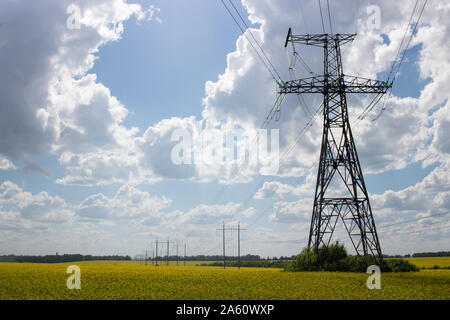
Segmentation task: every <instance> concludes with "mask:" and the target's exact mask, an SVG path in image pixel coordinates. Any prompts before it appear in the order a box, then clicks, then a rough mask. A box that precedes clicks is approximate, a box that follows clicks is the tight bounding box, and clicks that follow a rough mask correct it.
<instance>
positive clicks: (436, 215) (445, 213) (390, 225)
mask: <svg viewBox="0 0 450 320" xmlns="http://www.w3.org/2000/svg"><path fill="white" fill-rule="evenodd" d="M449 213H450V211H448V212H444V213H438V214H433V215H430V216H426V217H419V218H415V219H410V220H404V221H400V222H395V223H392V224H387V225H381V226H379V227H380V228H387V227H392V226H396V225H399V224H403V223H408V222H412V221H417V220H422V219H429V218H434V217H440V216H444V215H447V214H449Z"/></svg>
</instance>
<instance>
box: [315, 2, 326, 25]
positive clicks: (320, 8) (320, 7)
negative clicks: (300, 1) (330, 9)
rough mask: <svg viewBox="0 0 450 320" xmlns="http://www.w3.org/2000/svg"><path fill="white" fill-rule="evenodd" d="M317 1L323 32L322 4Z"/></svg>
mask: <svg viewBox="0 0 450 320" xmlns="http://www.w3.org/2000/svg"><path fill="white" fill-rule="evenodd" d="M317 2H318V3H319V10H320V20H321V21H322V30H323V33H325V24H324V23H323V14H322V5H321V4H320V0H317Z"/></svg>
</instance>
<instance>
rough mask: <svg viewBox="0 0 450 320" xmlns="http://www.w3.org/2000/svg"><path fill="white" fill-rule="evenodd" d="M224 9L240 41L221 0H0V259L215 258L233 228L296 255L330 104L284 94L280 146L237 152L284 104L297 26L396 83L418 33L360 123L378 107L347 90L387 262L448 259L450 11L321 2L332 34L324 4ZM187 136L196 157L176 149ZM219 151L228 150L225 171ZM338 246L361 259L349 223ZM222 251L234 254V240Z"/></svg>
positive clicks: (263, 248) (349, 66)
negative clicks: (159, 246)
mask: <svg viewBox="0 0 450 320" xmlns="http://www.w3.org/2000/svg"><path fill="white" fill-rule="evenodd" d="M225 3H226V4H228V8H229V9H231V10H234V9H233V7H232V4H234V6H235V7H236V9H237V10H238V11H239V13H240V15H241V16H242V19H243V20H244V21H245V23H246V25H244V24H243V23H241V27H242V28H243V30H244V31H245V34H243V33H242V31H241V30H240V29H239V27H238V26H237V25H236V23H235V21H234V20H233V18H232V17H231V16H230V14H229V12H228V11H227V10H226V8H225V7H224V5H223V3H222V2H221V1H220V0H214V1H212V0H191V1H181V0H164V1H162V0H161V1H157V0H155V1H153V0H152V1H150V0H149V1H147V0H145V1H144V0H143V1H129V2H126V1H124V0H95V1H92V0H89V1H88V0H58V1H56V0H36V1H32V2H30V1H26V0H16V1H12V0H0V7H1V10H0V68H1V70H2V75H1V77H0V112H1V117H0V124H1V125H0V254H54V253H55V252H58V253H81V254H95V255H109V254H123V255H135V254H142V253H143V252H145V250H148V251H149V252H152V250H153V249H154V242H155V241H156V240H159V241H167V240H168V239H169V240H170V243H171V245H170V246H171V248H170V250H175V249H174V248H175V247H176V244H177V243H178V245H179V246H184V244H186V245H187V249H188V251H187V253H188V255H191V254H192V255H193V254H209V255H211V254H222V233H221V231H219V230H218V229H220V228H221V227H222V223H225V226H226V227H228V228H230V229H233V228H234V229H235V228H236V226H237V225H238V224H240V226H241V228H242V229H243V230H242V232H241V253H242V254H247V253H248V254H258V255H261V256H263V257H266V256H281V255H283V256H286V255H289V256H290V255H293V254H296V253H298V252H299V251H300V250H301V249H302V248H303V247H305V246H306V245H307V241H308V235H309V227H310V220H311V213H312V205H313V197H314V188H315V182H316V176H317V165H318V159H319V152H320V143H321V138H322V136H321V135H322V118H321V117H320V116H319V117H315V118H314V119H313V120H311V118H312V117H311V114H310V113H309V112H311V113H315V112H316V111H317V110H318V108H319V106H320V103H321V99H322V97H321V96H320V95H311V94H310V95H305V96H304V97H303V99H304V102H305V103H304V104H303V103H301V102H300V100H298V98H297V97H295V96H292V95H289V96H287V97H286V98H285V100H284V101H283V103H282V105H281V109H280V112H279V113H277V114H276V116H275V117H274V118H272V121H270V123H269V124H268V126H267V129H268V130H267V132H265V133H267V139H268V141H269V142H270V143H269V144H270V148H271V149H270V151H271V152H272V153H266V156H261V157H258V159H257V161H256V162H255V163H249V162H248V161H238V160H239V159H238V156H236V158H234V155H235V154H241V156H242V154H244V155H245V156H247V154H246V153H245V150H248V154H249V155H250V153H252V152H253V151H254V150H256V149H252V146H253V147H255V145H256V144H254V143H253V142H254V141H253V140H251V139H244V138H242V137H247V138H248V137H252V134H254V132H255V130H256V129H259V128H261V124H262V123H263V122H264V120H265V119H266V117H267V115H268V114H270V111H271V108H272V107H273V105H274V103H275V100H276V98H277V83H276V82H275V80H274V79H273V77H272V75H271V72H269V71H268V70H267V68H266V66H265V65H264V63H263V62H262V61H261V59H263V60H264V56H266V57H267V58H268V59H269V61H270V65H272V66H273V69H275V70H276V71H277V73H278V75H279V76H280V78H281V79H282V80H283V81H287V80H291V78H290V73H289V62H288V60H287V58H286V52H285V48H284V42H285V39H286V34H287V30H288V28H292V31H293V33H294V34H307V33H310V34H314V33H323V31H324V30H325V32H326V33H330V32H331V28H330V20H331V27H332V29H333V32H334V33H356V34H357V36H356V38H355V40H354V41H353V42H351V43H348V44H345V45H343V46H342V48H341V51H342V52H341V53H342V59H343V67H344V73H345V74H347V75H357V76H361V77H364V78H371V79H378V80H383V81H384V80H386V79H387V76H388V75H389V72H390V70H391V66H392V63H393V62H394V61H395V58H396V56H397V53H398V52H400V53H403V51H402V50H400V51H399V48H400V49H402V48H403V49H405V48H406V47H407V46H406V44H407V41H408V40H409V39H411V42H410V43H409V47H408V50H406V52H405V55H404V60H403V63H402V64H401V68H400V70H399V72H398V75H397V76H396V78H395V82H394V86H393V89H392V92H391V93H390V94H387V95H386V96H385V97H384V98H383V99H382V100H381V101H380V103H379V104H378V105H377V106H376V107H375V108H374V109H373V110H371V112H369V113H368V114H367V116H365V117H364V119H362V120H359V119H358V115H360V114H361V112H362V111H363V110H364V108H365V107H366V106H367V105H368V104H369V102H370V99H371V97H370V96H364V95H347V100H348V112H349V115H350V119H351V126H352V131H353V135H354V138H355V143H356V148H357V150H358V154H359V159H360V162H361V167H362V170H363V173H364V177H365V180H366V186H367V189H368V192H369V197H370V202H371V206H372V211H373V216H374V220H375V223H376V225H377V230H378V236H379V238H380V244H381V249H382V251H383V253H385V254H407V253H414V252H424V251H448V250H449V247H448V244H449V236H450V233H449V232H450V231H449V226H450V222H449V217H450V214H448V213H449V212H450V174H449V168H450V162H449V153H450V144H449V141H450V139H449V136H450V133H449V132H450V130H449V129H450V112H449V111H450V110H449V109H450V103H449V101H448V92H450V88H449V83H450V81H449V80H450V57H449V56H448V55H447V52H449V50H450V48H449V47H450V42H449V41H448V36H447V35H448V34H449V31H450V30H449V29H450V22H449V21H448V19H447V17H448V15H449V11H450V2H449V1H437V0H430V1H428V2H427V4H426V6H425V9H424V11H423V14H422V16H421V19H420V22H419V24H418V26H417V29H416V30H415V32H414V33H413V34H412V31H413V22H415V21H416V20H417V18H418V16H419V13H420V9H421V8H422V6H423V3H424V1H423V0H422V1H418V2H417V6H416V8H415V4H416V2H415V1H412V0H411V1H402V2H392V1H387V0H386V1H384V0H383V1H363V0H345V1H334V0H331V1H329V6H330V15H328V10H327V3H326V1H321V9H322V13H323V18H324V20H323V21H324V23H323V26H322V20H321V16H320V8H319V5H318V4H319V2H318V1H307V0H296V1H294V0H289V1H288V0H280V1H271V0H242V2H241V1H239V0H232V2H229V1H228V0H226V1H225ZM414 8H415V11H414V13H415V14H414V16H413V19H412V20H411V21H412V23H411V25H410V27H409V28H407V26H408V21H409V20H410V17H411V14H412V12H413V9H414ZM232 12H233V13H234V18H235V19H237V21H240V20H239V16H238V15H237V13H236V12H235V11H232ZM247 27H249V29H247ZM405 31H406V33H405ZM404 34H406V37H405V38H403V36H404ZM402 39H406V40H405V41H404V42H403V43H402ZM250 41H251V43H252V44H253V47H252V45H251V44H250ZM260 48H262V50H263V51H261V50H260ZM298 50H299V54H300V56H301V57H302V59H303V60H304V61H305V64H306V65H307V66H308V67H307V68H306V67H304V66H302V64H300V63H298V64H296V65H295V67H293V72H294V75H295V77H296V78H306V77H309V76H311V72H312V73H313V74H321V73H322V72H323V70H322V68H323V60H322V59H323V55H322V51H321V50H320V49H317V48H312V47H306V46H301V47H299V48H298ZM257 52H258V53H257ZM292 54H293V52H292V51H290V52H289V51H288V56H290V57H291V58H292ZM401 56H402V55H400V56H399V57H401ZM265 61H266V65H267V64H268V62H267V60H265ZM397 61H398V60H397ZM291 62H292V61H291ZM270 65H269V69H271V70H273V69H272V68H271V67H270ZM272 73H273V71H272ZM275 78H277V75H275ZM305 105H306V107H305ZM308 110H309V111H308ZM308 124H311V125H310V126H308V130H306V131H304V133H302V130H304V128H306V126H307V125H308ZM205 132H207V133H208V132H209V133H211V132H216V133H217V132H218V133H219V136H220V135H226V136H227V137H228V135H230V136H231V137H232V138H231V139H234V140H233V141H234V142H235V144H230V145H227V144H226V145H225V146H226V147H227V148H228V149H225V150H222V149H223V148H218V147H217V146H223V144H221V143H217V141H215V140H214V135H213V134H211V136H209V138H205V134H204V133H205ZM186 134H187V135H186ZM233 134H238V136H233ZM277 135H278V139H276V138H277ZM180 136H181V137H183V138H179V137H180ZM174 137H175V138H174ZM177 137H178V138H177ZM202 137H203V139H204V140H202ZM206 137H208V136H207V135H206ZM216 137H217V135H216ZM233 137H234V138H233ZM297 138H298V139H297ZM208 139H209V140H208ZM181 141H183V143H184V142H186V141H187V142H189V141H190V142H191V146H192V148H193V153H192V154H191V153H189V152H187V153H186V152H185V151H183V152H181V153H180V152H178V153H177V152H174V150H178V149H177V148H178V147H179V146H180V143H181ZM258 141H259V140H258ZM187 145H189V144H187ZM276 145H278V153H277V152H275V151H276V150H277V148H276ZM183 146H186V144H183ZM230 146H231V147H230ZM208 148H209V149H208ZM246 148H247V149H246ZM255 148H256V147H255ZM185 150H186V149H185ZM205 150H206V151H205ZM211 150H212V151H211ZM214 150H215V151H214ZM221 150H222V151H223V152H224V153H223V155H229V154H228V153H227V152H230V154H233V156H231V158H228V157H223V158H225V161H218V160H217V159H219V158H217V157H216V156H217V152H221ZM242 150H244V151H242ZM201 152H203V153H201ZM215 152H216V153H215ZM239 152H241V153H239ZM242 152H244V153H242ZM258 152H260V151H258ZM174 154H175V155H176V156H178V157H181V162H182V163H181V164H180V163H179V162H177V161H175V160H174ZM188 154H191V157H190V158H187V157H186V156H187V155H188ZM257 154H258V155H260V154H261V155H264V153H257ZM199 155H202V156H203V157H201V156H199ZM274 155H278V161H275V160H276V157H275V158H273V157H272V156H274ZM176 156H175V158H176ZM245 156H244V160H245V159H246V157H245ZM189 160H190V161H189ZM201 160H202V161H201ZM222 160H223V159H222ZM272 160H273V161H275V162H273V161H272ZM333 239H334V240H340V241H342V242H344V244H346V246H347V248H348V249H349V251H350V253H352V248H351V245H350V243H349V242H348V236H347V234H346V232H345V230H344V227H343V225H342V224H338V225H337V227H336V231H335V235H334V237H333ZM226 252H227V254H228V255H236V254H237V232H236V230H227V231H226Z"/></svg>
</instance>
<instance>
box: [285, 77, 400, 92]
mask: <svg viewBox="0 0 450 320" xmlns="http://www.w3.org/2000/svg"><path fill="white" fill-rule="evenodd" d="M391 86H392V83H388V82H384V81H379V80H372V79H366V78H361V77H354V76H347V75H343V76H342V77H341V78H340V79H338V80H334V81H332V80H331V79H330V78H329V77H326V76H315V77H309V78H304V79H299V80H292V81H287V82H284V83H282V84H280V86H279V93H280V94H286V93H296V94H301V93H324V92H328V93H330V94H332V93H337V94H341V93H344V92H346V93H381V94H384V93H386V92H387V90H388V89H389V88H391Z"/></svg>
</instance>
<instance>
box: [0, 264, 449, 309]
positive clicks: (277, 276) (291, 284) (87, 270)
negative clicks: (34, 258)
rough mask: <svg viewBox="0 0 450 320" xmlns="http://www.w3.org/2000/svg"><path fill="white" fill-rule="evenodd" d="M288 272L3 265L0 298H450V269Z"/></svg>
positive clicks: (102, 265)
mask: <svg viewBox="0 0 450 320" xmlns="http://www.w3.org/2000/svg"><path fill="white" fill-rule="evenodd" d="M69 265H78V266H79V267H80V269H81V289H80V290H76V289H73V290H69V289H68V288H67V286H66V281H67V278H68V276H69V274H67V273H66V268H67V267H68V266H69ZM368 276H369V275H368V274H363V273H361V274H357V273H341V272H334V273H331V272H320V273H288V272H282V271H281V270H280V269H262V268H242V269H240V270H238V269H236V268H229V269H226V270H224V269H222V268H220V267H195V266H186V267H184V266H169V267H167V266H159V267H155V266H152V265H147V266H145V265H141V264H136V263H118V262H113V261H110V262H99V263H94V262H90V263H82V262H80V263H64V264H31V263H0V299H2V300H4V299H126V300H128V299H133V300H136V299H162V300H172V299H173V300H178V299H181V300H184V299H194V300H197V299H227V300H228V299H242V300H255V299H282V300H285V299H445V300H449V299H450V293H449V292H450V290H449V289H450V270H422V271H420V272H416V273H403V274H398V273H397V274H396V273H392V274H388V273H386V274H382V275H381V289H380V290H369V289H367V287H366V281H367V278H368Z"/></svg>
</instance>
